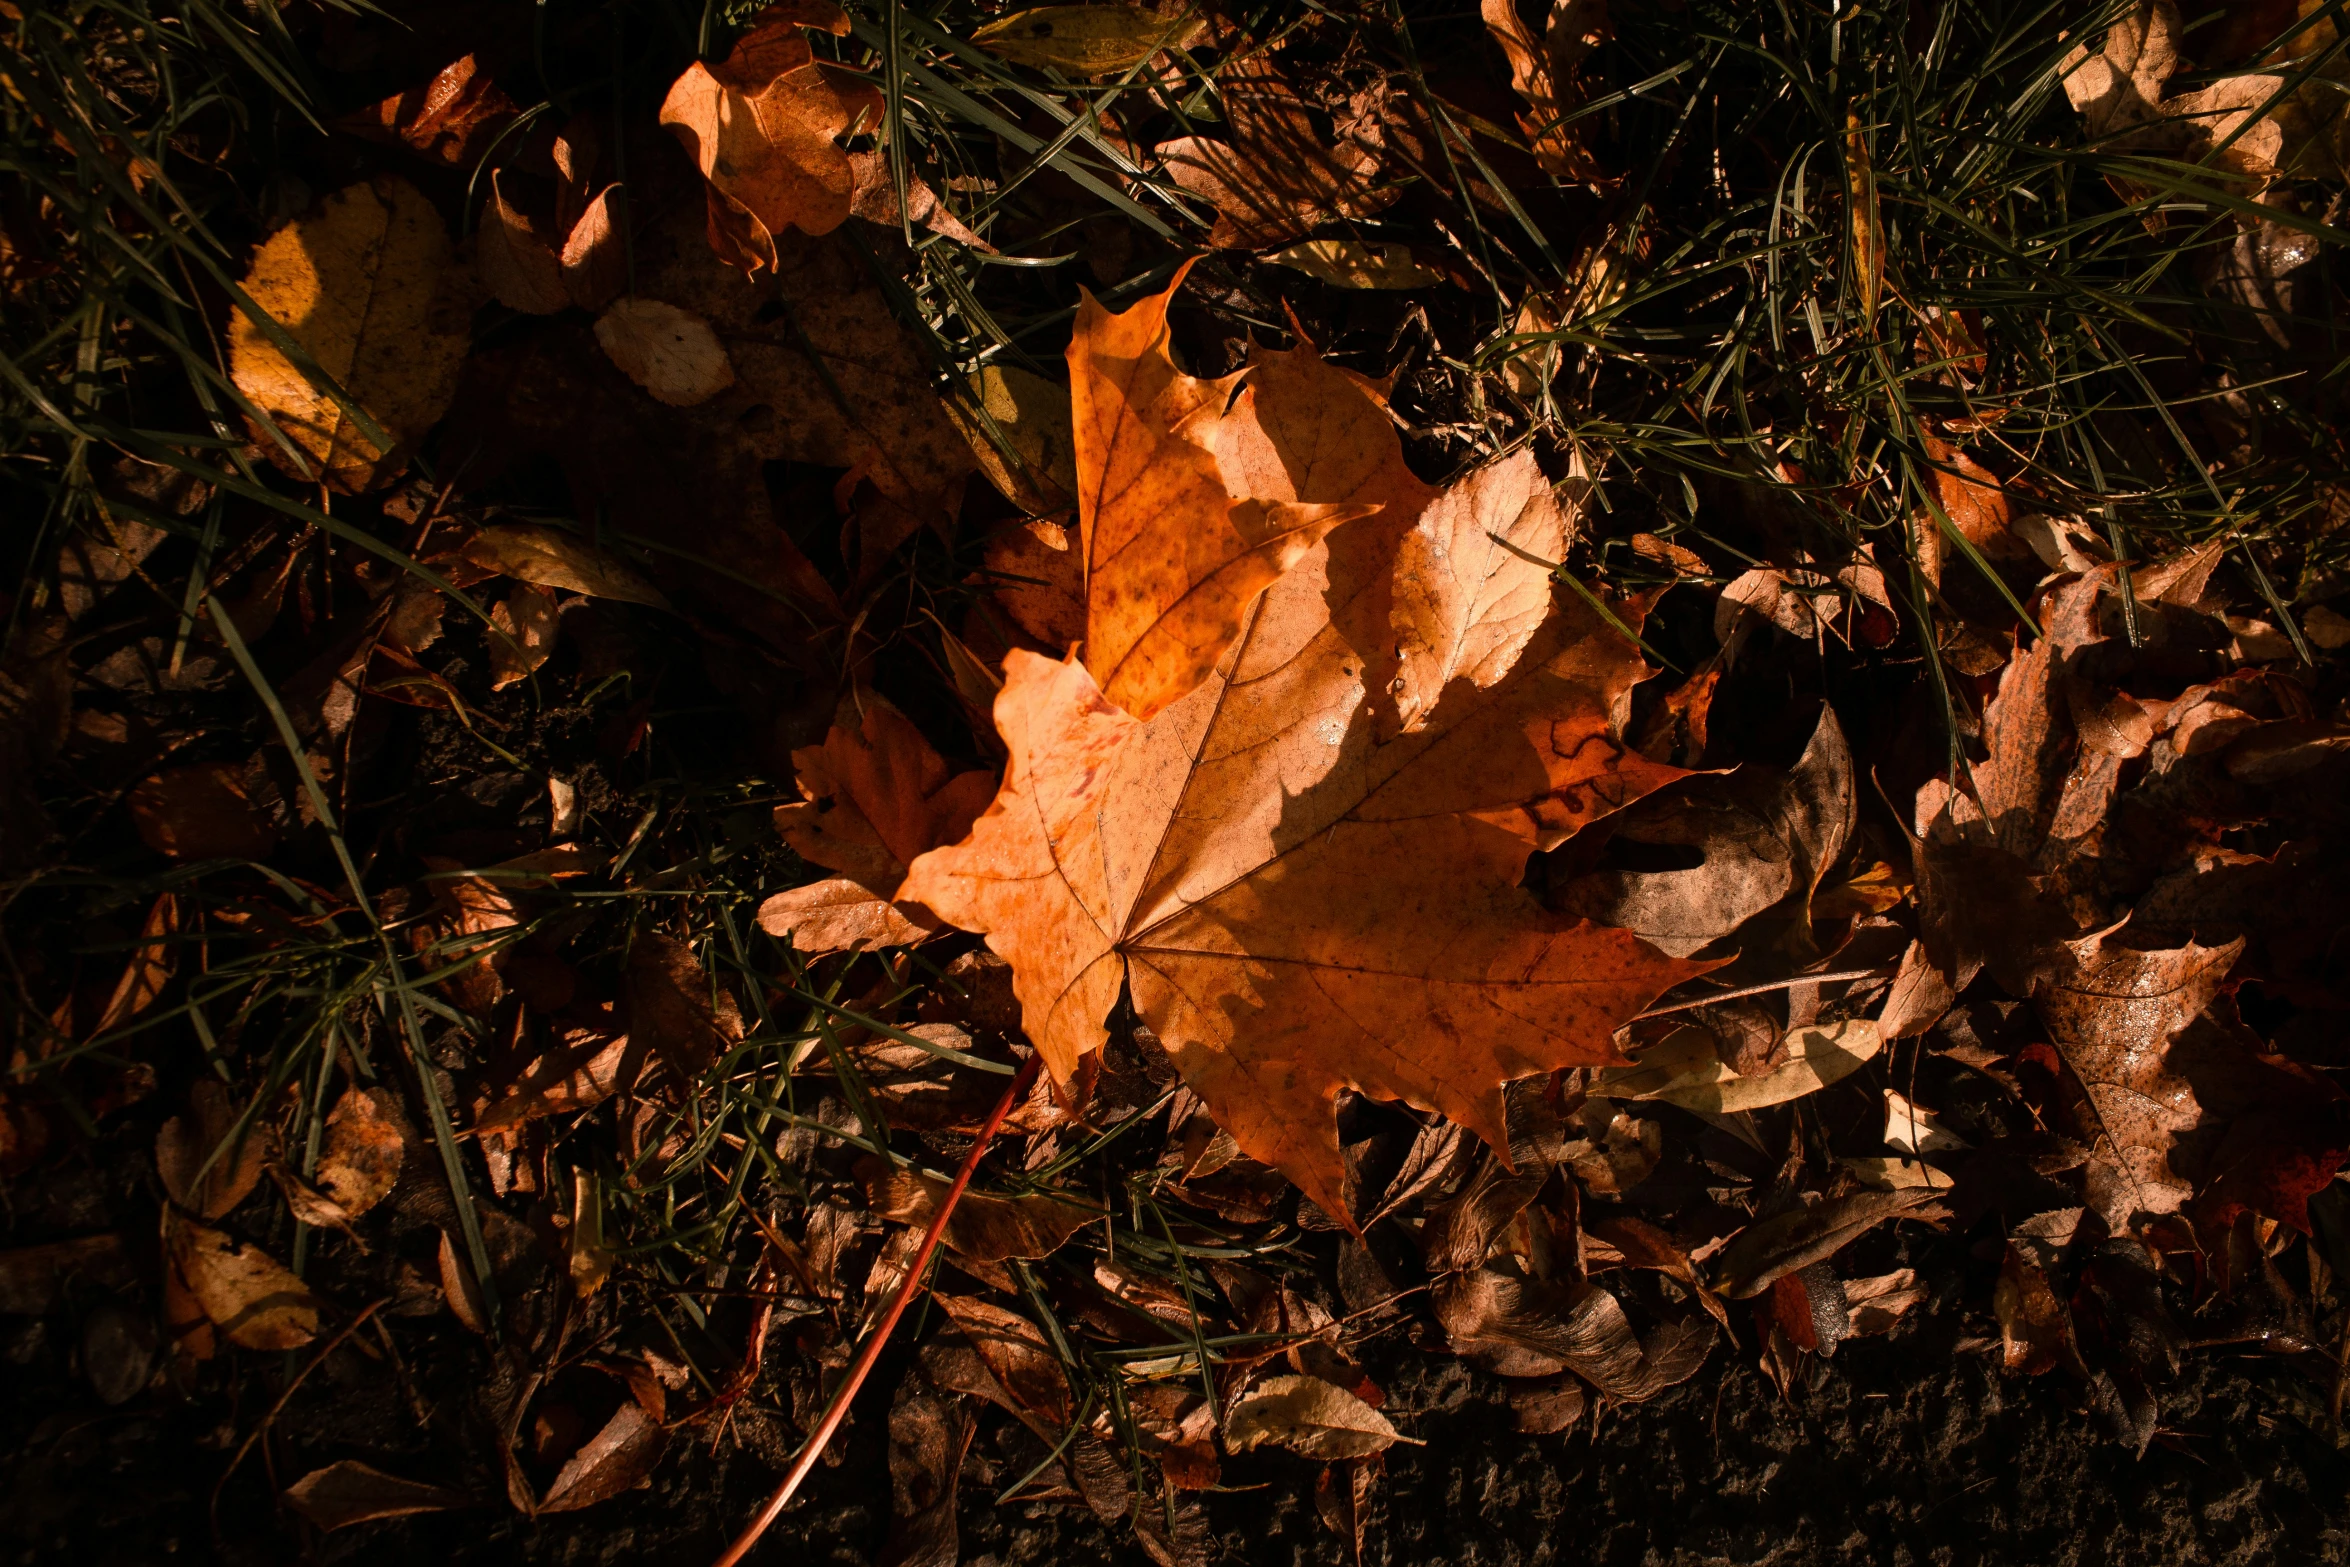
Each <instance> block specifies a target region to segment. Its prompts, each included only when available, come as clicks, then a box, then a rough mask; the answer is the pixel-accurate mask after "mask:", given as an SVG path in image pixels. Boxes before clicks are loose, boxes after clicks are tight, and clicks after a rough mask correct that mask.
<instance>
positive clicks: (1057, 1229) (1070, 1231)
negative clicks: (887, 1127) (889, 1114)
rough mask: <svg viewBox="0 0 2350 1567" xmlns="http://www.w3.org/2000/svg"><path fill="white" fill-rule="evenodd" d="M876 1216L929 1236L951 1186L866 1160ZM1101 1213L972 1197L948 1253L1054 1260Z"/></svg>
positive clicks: (860, 1175)
mask: <svg viewBox="0 0 2350 1567" xmlns="http://www.w3.org/2000/svg"><path fill="white" fill-rule="evenodd" d="M856 1174H857V1179H858V1180H860V1181H862V1182H863V1183H864V1185H865V1194H866V1198H867V1200H868V1201H869V1202H870V1203H871V1204H872V1207H873V1211H874V1212H875V1213H876V1214H879V1215H880V1216H881V1217H882V1218H884V1219H887V1220H889V1221H890V1222H891V1223H893V1224H906V1225H911V1226H913V1227H914V1228H915V1229H917V1230H926V1229H927V1228H928V1227H929V1225H930V1221H931V1219H932V1217H933V1216H934V1215H936V1214H937V1212H938V1204H939V1202H940V1200H941V1199H942V1198H944V1197H945V1196H946V1190H947V1183H946V1182H944V1181H941V1180H938V1179H936V1178H935V1177H932V1176H927V1175H923V1174H921V1173H920V1172H918V1171H915V1170H909V1169H905V1168H902V1167H900V1166H897V1165H893V1164H890V1163H888V1162H887V1161H886V1160H882V1159H877V1158H874V1157H873V1156H871V1155H867V1156H865V1157H864V1158H861V1159H859V1160H858V1161H857V1165H856ZM1101 1216H1102V1215H1101V1210H1100V1209H1098V1208H1089V1207H1085V1206H1082V1205H1080V1204H1078V1203H1074V1202H1065V1201H1063V1200H1061V1199H1060V1198H1058V1197H1055V1196H1048V1195H1046V1194H1044V1193H1042V1192H1039V1193H1035V1194H1033V1195H1031V1196H1027V1197H990V1196H987V1195H985V1194H984V1193H980V1192H970V1191H967V1192H965V1193H964V1194H963V1196H962V1198H961V1200H960V1201H958V1202H957V1203H956V1204H955V1211H954V1215H953V1217H951V1218H949V1219H948V1220H947V1228H946V1235H945V1237H944V1239H945V1243H946V1247H947V1249H948V1250H949V1251H952V1252H956V1253H959V1254H960V1255H962V1256H965V1257H969V1258H970V1259H972V1260H973V1261H974V1262H1002V1261H1004V1260H1005V1259H1007V1258H1010V1257H1026V1258H1032V1259H1033V1258H1038V1257H1049V1256H1051V1255H1052V1254H1053V1253H1054V1252H1056V1251H1058V1250H1060V1248H1061V1245H1062V1243H1063V1242H1065V1241H1067V1240H1068V1239H1069V1237H1070V1236H1072V1235H1074V1234H1076V1233H1077V1232H1078V1231H1079V1230H1082V1229H1084V1228H1085V1227H1086V1226H1087V1225H1088V1224H1091V1223H1093V1222H1095V1221H1096V1220H1098V1219H1099V1218H1101Z"/></svg>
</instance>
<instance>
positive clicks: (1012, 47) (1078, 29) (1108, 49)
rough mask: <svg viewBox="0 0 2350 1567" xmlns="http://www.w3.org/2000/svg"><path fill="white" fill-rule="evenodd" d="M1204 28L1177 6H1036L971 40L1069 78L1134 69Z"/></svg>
mask: <svg viewBox="0 0 2350 1567" xmlns="http://www.w3.org/2000/svg"><path fill="white" fill-rule="evenodd" d="M1206 25H1207V23H1206V20H1205V19H1204V18H1203V17H1201V16H1200V14H1199V13H1198V11H1197V10H1195V9H1192V8H1189V7H1184V6H1181V5H1175V6H1170V7H1168V8H1166V9H1164V10H1153V9H1151V8H1150V7H1148V6H1140V5H1116V4H1111V5H1040V6H1032V7H1030V8H1029V9H1027V10H1025V11H1015V12H1013V13H1012V14H1011V15H1010V16H1005V17H999V18H998V19H996V20H995V21H992V22H990V23H988V24H987V25H986V26H985V27H982V28H980V29H979V30H978V31H977V32H975V33H973V34H972V35H971V41H972V42H973V43H975V44H977V45H979V47H980V48H982V49H985V50H987V51H988V52H989V53H991V54H996V55H1000V56H1002V57H1003V58H1004V59H1007V60H1010V61H1011V62H1013V63H1014V64H1015V65H1040V66H1045V67H1048V68H1050V69H1052V70H1056V71H1060V72H1063V73H1065V74H1067V75H1070V76H1108V75H1111V74H1113V73H1117V72H1123V71H1129V70H1132V69H1133V68H1134V67H1135V66H1137V65H1140V64H1141V63H1142V62H1143V61H1145V60H1147V59H1149V58H1150V57H1151V56H1152V55H1154V54H1156V53H1158V52H1159V51H1160V50H1161V49H1180V48H1182V47H1184V46H1185V45H1186V44H1188V43H1190V42H1191V41H1192V39H1193V38H1195V37H1196V36H1197V35H1198V34H1199V33H1200V31H1201V30H1202V29H1203V28H1205V27H1206Z"/></svg>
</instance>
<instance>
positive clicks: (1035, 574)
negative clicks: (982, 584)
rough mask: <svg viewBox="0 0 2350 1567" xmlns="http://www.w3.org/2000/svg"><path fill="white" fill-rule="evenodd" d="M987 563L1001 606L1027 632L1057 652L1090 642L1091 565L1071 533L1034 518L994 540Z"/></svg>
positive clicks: (991, 694) (990, 695) (991, 693)
mask: <svg viewBox="0 0 2350 1567" xmlns="http://www.w3.org/2000/svg"><path fill="white" fill-rule="evenodd" d="M986 563H987V576H988V578H989V579H990V581H991V582H992V583H993V586H994V593H995V601H996V603H997V604H998V605H1000V606H1002V608H1003V610H1004V612H1005V613H1006V614H1008V615H1010V616H1011V617H1012V620H1013V623H1014V624H1016V625H1018V626H1019V628H1020V629H1021V630H1022V631H1025V632H1026V633H1028V635H1030V636H1032V637H1034V638H1035V639H1036V640H1037V641H1038V642H1041V643H1043V644H1044V646H1045V648H1046V649H1047V650H1048V651H1050V652H1055V653H1066V652H1067V651H1068V650H1069V649H1071V648H1072V647H1075V646H1076V645H1077V644H1078V643H1080V642H1082V641H1084V640H1085V561H1084V557H1083V556H1081V555H1079V554H1078V553H1077V551H1076V550H1074V549H1072V548H1070V540H1069V530H1068V529H1066V528H1064V527H1062V526H1061V525H1060V524H1059V523H1057V522H1046V521H1043V520H1042V519H1039V518H1033V517H1032V518H1030V519H1029V520H1028V521H1026V522H1024V523H1021V524H1019V525H1017V526H1015V527H1009V528H1004V529H1002V530H1000V531H998V532H997V533H996V534H994V535H993V536H992V537H991V538H989V539H988V541H987V557H986ZM994 699H995V693H994V691H993V690H992V689H991V690H990V691H989V693H988V700H989V701H990V702H993V701H994Z"/></svg>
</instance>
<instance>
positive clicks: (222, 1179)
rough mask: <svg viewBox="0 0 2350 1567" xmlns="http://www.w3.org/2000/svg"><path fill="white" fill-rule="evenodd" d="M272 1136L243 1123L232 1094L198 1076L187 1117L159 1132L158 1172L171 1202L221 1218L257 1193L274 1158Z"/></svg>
mask: <svg viewBox="0 0 2350 1567" xmlns="http://www.w3.org/2000/svg"><path fill="white" fill-rule="evenodd" d="M269 1141H270V1140H269V1136H268V1133H267V1132H266V1131H265V1130H263V1129H262V1128H260V1127H257V1126H250V1125H242V1124H240V1117H239V1114H238V1110H237V1106H236V1104H235V1103H234V1102H233V1101H231V1100H230V1098H229V1096H228V1090H227V1089H225V1088H223V1087H221V1085H220V1084H219V1083H218V1082H216V1081H214V1080H213V1079H211V1078H208V1077H207V1078H199V1079H198V1080H197V1081H196V1083H195V1085H194V1086H193V1087H191V1088H190V1089H189V1090H188V1113H187V1114H185V1115H176V1116H173V1117H172V1118H171V1119H170V1120H168V1121H166V1122H164V1123H163V1125H162V1127H161V1128H160V1129H159V1130H158V1131H157V1132H156V1134H155V1173H156V1175H157V1176H159V1177H160V1178H161V1179H162V1181H163V1189H164V1191H166V1192H167V1193H169V1194H170V1196H171V1200H172V1201H173V1202H175V1203H178V1204H179V1205H180V1206H181V1207H182V1208H185V1209H186V1210H187V1211H188V1212H190V1213H192V1214H195V1215H196V1216H197V1217H199V1218H204V1219H217V1218H219V1217H220V1216H221V1215H223V1214H225V1213H227V1212H228V1211H229V1210H230V1209H232V1208H234V1207H236V1206H237V1204H239V1203H241V1202H243V1201H244V1200H245V1199H246V1198H247V1197H248V1196H250V1195H252V1191H253V1188H254V1186H256V1185H257V1184H259V1182H260V1180H261V1171H262V1168H263V1166H264V1165H265V1164H266V1163H267V1162H268V1159H269Z"/></svg>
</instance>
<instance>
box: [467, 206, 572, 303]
mask: <svg viewBox="0 0 2350 1567" xmlns="http://www.w3.org/2000/svg"><path fill="white" fill-rule="evenodd" d="M503 172H504V171H503V170H500V169H493V170H491V171H490V199H489V203H488V205H487V206H485V207H484V208H483V209H482V214H481V233H480V235H479V237H478V238H476V240H475V241H474V250H473V264H474V266H475V268H477V269H478V270H479V271H480V273H481V285H482V287H483V288H485V289H487V290H488V291H489V294H490V297H491V298H492V299H495V300H496V301H497V302H498V303H499V304H501V305H504V306H505V307H506V308H507V309H509V310H519V311H522V312H523V313H524V314H526V315H535V316H546V315H553V314H554V313H555V312H556V311H558V310H561V309H563V308H564V307H566V306H567V305H569V304H570V303H571V295H570V293H569V291H568V290H566V289H565V288H564V287H563V263H562V261H561V260H560V259H558V258H557V256H556V254H555V248H554V246H552V245H550V244H549V243H548V242H547V240H546V237H545V236H544V235H542V234H540V233H539V232H538V229H537V228H536V226H535V225H533V224H532V222H531V220H530V219H529V217H528V216H526V215H525V214H524V213H523V212H522V211H521V210H520V209H519V208H517V207H516V206H514V205H513V204H512V203H511V202H509V201H507V199H506V193H505V190H504V187H503V186H502V185H501V184H500V182H499V178H498V177H499V175H500V174H502V173H503Z"/></svg>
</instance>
